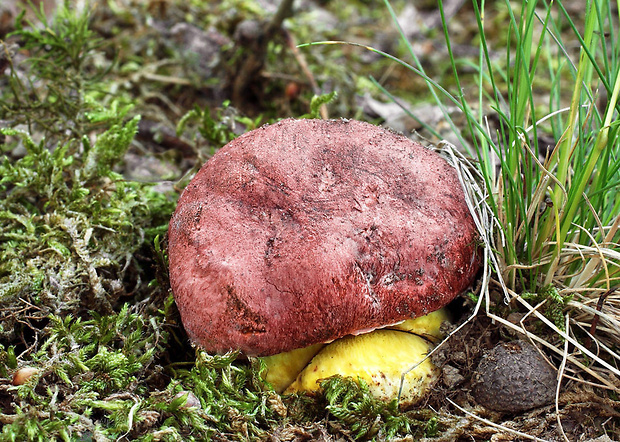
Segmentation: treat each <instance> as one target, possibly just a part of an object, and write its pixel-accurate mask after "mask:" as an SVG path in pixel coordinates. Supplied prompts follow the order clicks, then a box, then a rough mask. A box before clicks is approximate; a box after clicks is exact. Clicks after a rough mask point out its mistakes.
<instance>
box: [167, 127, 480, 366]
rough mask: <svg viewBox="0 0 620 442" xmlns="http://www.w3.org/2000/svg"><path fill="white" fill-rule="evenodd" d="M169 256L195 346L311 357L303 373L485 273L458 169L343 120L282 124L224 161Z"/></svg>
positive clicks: (213, 166) (188, 197) (179, 218)
mask: <svg viewBox="0 0 620 442" xmlns="http://www.w3.org/2000/svg"><path fill="white" fill-rule="evenodd" d="M168 254H169V261H170V262H169V264H170V282H171V286H172V289H173V292H174V296H175V300H176V303H177V305H178V308H179V311H180V314H181V319H182V321H183V324H184V326H185V329H186V330H187V332H188V335H189V337H190V338H191V339H192V340H193V341H194V342H195V343H196V344H198V345H199V346H201V347H202V348H204V349H205V350H207V351H209V352H226V351H229V350H240V351H242V352H243V353H245V354H247V355H251V356H268V355H275V354H278V353H282V352H289V351H291V350H295V349H303V348H306V347H309V346H315V347H314V348H313V349H312V350H311V351H305V352H304V351H300V353H301V354H303V355H304V356H302V357H301V359H306V360H305V361H303V362H302V365H305V364H306V363H307V361H308V360H309V358H312V356H313V355H314V353H315V352H316V351H318V350H320V348H321V345H320V344H322V343H327V342H331V341H334V340H336V339H339V338H342V337H344V336H347V335H359V334H362V333H365V332H369V331H372V330H374V329H377V328H383V327H386V326H390V325H394V324H397V323H400V322H402V321H404V320H407V319H410V318H416V317H419V316H422V315H426V314H427V313H430V312H433V311H435V310H438V309H439V308H441V307H443V306H444V305H446V304H447V303H449V302H450V301H451V300H452V299H454V298H455V297H456V296H457V295H458V294H460V293H461V292H462V291H464V290H465V289H466V288H467V287H469V286H470V285H471V283H472V281H473V279H474V278H475V275H476V272H477V270H478V268H479V265H480V262H479V261H480V260H479V254H478V253H477V232H476V228H475V226H474V222H473V219H472V217H471V214H470V212H469V210H468V207H467V205H466V203H465V199H464V195H463V190H462V187H461V184H460V182H459V180H458V177H457V173H456V171H455V169H454V168H453V167H452V166H451V165H450V164H448V162H446V161H445V160H444V159H443V158H441V157H440V156H439V155H438V154H436V153H434V152H432V151H430V150H429V149H427V148H425V147H423V146H421V145H419V144H417V143H414V142H412V141H411V140H409V139H408V138H406V137H404V136H402V135H399V134H396V133H393V132H391V131H388V130H386V129H382V128H379V127H376V126H374V125H371V124H368V123H362V122H359V121H351V120H292V119H288V120H283V121H281V122H279V123H276V124H273V125H270V126H264V127H261V128H259V129H256V130H253V131H251V132H248V133H246V134H244V135H242V136H240V137H239V138H237V139H235V140H233V141H232V142H230V143H229V144H228V145H226V146H225V147H223V148H222V149H220V150H219V151H218V152H217V153H216V154H215V155H214V156H213V157H212V158H211V159H210V160H209V161H208V162H207V163H206V164H205V165H204V166H203V168H202V169H201V170H200V171H199V172H198V173H197V175H196V176H195V177H194V179H193V180H192V181H191V182H190V183H189V185H188V186H187V188H186V189H185V191H184V192H183V194H182V195H181V198H180V200H179V203H178V207H177V209H176V212H175V213H174V215H173V217H172V220H171V221H170V229H169V250H168ZM315 350H316V351H315ZM298 365H300V364H299V363H298ZM302 368H303V367H302Z"/></svg>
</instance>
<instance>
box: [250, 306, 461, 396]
mask: <svg viewBox="0 0 620 442" xmlns="http://www.w3.org/2000/svg"><path fill="white" fill-rule="evenodd" d="M447 320H449V316H448V313H447V312H446V310H445V309H441V310H437V311H436V312H432V313H430V314H428V315H426V316H421V317H419V318H415V319H409V320H406V321H403V322H401V323H399V324H396V325H393V326H390V327H389V328H384V329H379V330H374V331H372V332H370V333H365V334H361V335H357V336H346V337H344V338H341V339H338V340H336V341H334V342H332V343H330V344H317V345H313V346H310V347H306V348H302V349H297V350H293V351H289V352H286V353H280V354H277V355H274V356H268V357H264V358H262V359H263V361H264V363H265V365H266V370H265V380H266V381H267V382H269V383H270V384H271V385H272V386H273V388H274V389H275V390H276V391H277V392H279V393H282V392H285V393H295V392H302V391H316V390H318V389H319V388H320V385H319V382H320V381H321V380H323V379H326V378H329V377H331V376H335V375H340V376H350V377H353V378H360V379H363V380H364V381H366V383H367V384H368V386H369V388H370V391H371V393H372V394H373V395H374V396H375V397H376V398H378V399H382V400H386V401H390V400H392V399H394V398H396V397H397V396H398V392H399V389H400V382H401V376H402V374H403V373H405V372H406V371H407V370H409V369H410V368H411V367H412V366H414V365H416V364H417V363H419V362H420V361H422V360H423V359H424V358H425V357H426V355H427V354H428V352H429V351H430V350H431V349H432V348H433V346H434V343H436V341H438V340H440V339H441V337H442V333H441V331H440V329H441V324H442V323H443V322H444V321H447ZM437 377H438V369H437V368H436V367H435V366H434V365H433V364H432V362H431V361H430V359H427V360H425V361H424V362H422V363H421V364H420V365H418V366H417V367H416V368H415V369H413V370H411V371H409V372H408V373H407V375H406V376H405V378H404V383H403V389H402V393H401V404H403V405H412V404H414V403H416V402H417V401H419V400H420V399H421V398H422V397H424V396H425V395H426V393H427V392H428V391H429V389H430V387H431V386H432V385H433V383H434V382H435V380H436V379H437Z"/></svg>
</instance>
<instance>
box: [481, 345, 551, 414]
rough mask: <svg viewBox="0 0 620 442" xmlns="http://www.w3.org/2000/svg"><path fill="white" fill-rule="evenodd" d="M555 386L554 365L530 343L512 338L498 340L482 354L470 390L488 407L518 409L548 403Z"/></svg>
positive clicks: (511, 410)
mask: <svg viewBox="0 0 620 442" xmlns="http://www.w3.org/2000/svg"><path fill="white" fill-rule="evenodd" d="M556 387H557V377H556V371H555V369H554V368H553V367H552V366H551V365H549V363H547V361H545V359H544V358H543V357H542V356H541V354H540V353H539V352H538V350H537V349H536V348H535V347H534V346H533V345H531V344H529V343H527V342H524V341H515V342H503V343H500V344H498V345H497V346H496V347H495V348H493V349H492V350H491V351H489V352H488V353H487V354H485V355H484V356H483V357H482V359H481V361H480V364H479V365H478V369H477V370H476V375H475V384H474V388H473V393H474V397H475V398H476V401H477V402H478V403H479V404H480V405H483V406H484V407H486V408H488V409H491V410H495V411H502V412H509V413H520V412H522V411H526V410H530V409H532V408H536V407H541V406H543V405H547V404H550V403H551V402H552V401H553V398H554V397H555V391H556Z"/></svg>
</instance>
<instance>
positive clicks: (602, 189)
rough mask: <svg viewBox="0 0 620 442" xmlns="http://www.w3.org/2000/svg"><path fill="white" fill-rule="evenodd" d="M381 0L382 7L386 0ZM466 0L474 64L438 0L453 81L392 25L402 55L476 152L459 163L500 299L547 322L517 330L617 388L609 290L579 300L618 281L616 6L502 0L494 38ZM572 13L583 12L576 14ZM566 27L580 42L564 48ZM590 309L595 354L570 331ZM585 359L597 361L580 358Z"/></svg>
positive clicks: (580, 326) (599, 0)
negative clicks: (500, 25)
mask: <svg viewBox="0 0 620 442" xmlns="http://www.w3.org/2000/svg"><path fill="white" fill-rule="evenodd" d="M386 5H387V7H388V9H389V10H390V12H391V14H392V16H393V18H394V21H395V18H396V16H395V14H394V12H393V10H392V8H391V6H390V5H389V3H388V2H387V0H386ZM472 7H473V9H474V13H475V14H474V15H475V17H476V19H477V23H478V30H479V57H478V61H477V63H475V64H474V63H472V61H471V60H467V59H463V58H460V57H458V56H457V55H455V52H454V50H453V45H452V39H453V36H452V34H451V31H450V24H449V22H448V20H447V18H446V17H445V15H444V9H443V6H442V3H441V2H440V12H441V18H442V25H443V31H444V36H445V42H446V47H447V51H448V55H449V59H450V64H451V67H452V72H453V76H454V83H455V85H456V87H455V90H456V91H461V92H460V93H454V94H451V93H450V92H449V91H448V90H446V89H445V88H442V87H441V86H440V85H439V84H437V83H436V82H435V81H434V80H433V79H432V78H430V77H429V76H427V75H426V74H425V71H424V67H423V66H422V64H421V63H420V61H419V59H418V57H417V56H416V54H415V52H414V50H413V49H412V47H411V45H409V43H408V42H407V41H406V39H405V38H404V37H403V42H404V43H405V44H406V45H407V47H408V52H409V55H410V57H411V58H412V59H413V66H410V65H407V66H408V67H409V69H410V70H411V71H412V72H414V73H416V74H417V75H420V76H421V77H422V78H423V79H424V80H425V81H426V83H427V85H428V87H429V90H430V92H431V94H432V96H434V97H435V99H436V103H437V105H438V106H439V107H440V108H441V109H442V111H443V113H444V118H445V119H446V121H448V123H449V125H450V127H451V128H452V129H453V131H454V135H455V136H456V138H457V139H458V140H459V142H460V144H461V146H462V148H463V149H464V150H466V151H467V152H469V154H470V155H471V156H473V157H474V158H476V159H477V163H476V164H475V166H473V165H472V166H471V168H470V169H469V170H467V169H466V168H461V170H462V174H463V179H464V180H465V181H466V186H467V187H468V188H469V189H470V192H471V195H472V207H474V212H476V213H477V214H478V215H477V218H478V220H479V223H480V231H481V236H482V238H483V239H484V241H485V247H486V253H487V256H488V258H489V259H488V264H489V265H490V266H491V269H490V270H491V271H492V272H493V277H492V278H493V280H494V285H495V286H496V287H499V288H500V289H501V291H502V292H503V295H504V298H505V300H507V301H509V302H510V303H511V306H512V307H513V308H517V309H519V308H520V309H522V310H523V311H524V312H526V314H527V315H528V316H531V317H532V318H533V319H534V318H536V319H538V320H539V321H542V323H543V324H545V325H546V327H547V328H546V332H545V333H542V334H541V333H540V330H536V332H537V333H531V332H529V331H528V330H525V332H526V334H528V336H530V337H531V338H538V339H537V340H538V341H539V342H542V343H543V344H544V345H546V346H547V347H549V348H550V349H551V350H553V351H555V352H556V353H558V354H562V353H564V350H563V349H562V344H563V343H564V342H565V340H568V341H570V343H571V344H572V345H575V346H576V347H577V349H578V351H579V356H578V357H574V358H573V357H569V361H570V362H571V363H572V364H574V365H575V366H576V368H574V369H575V370H576V372H577V373H579V374H580V375H582V374H583V375H584V376H586V377H589V376H594V378H596V379H597V381H599V382H601V383H602V384H604V385H605V387H606V388H608V389H609V390H611V391H615V392H617V391H618V386H617V384H615V385H614V382H613V378H614V376H618V375H619V374H620V371H618V369H617V363H618V355H617V353H616V352H615V350H614V349H617V346H618V342H620V333H619V332H618V330H620V328H619V327H618V326H619V325H620V320H619V317H620V316H619V315H618V311H619V310H618V304H617V299H615V300H612V299H608V300H607V305H606V308H605V309H604V310H605V312H606V313H603V314H602V313H601V312H600V310H601V308H600V307H599V311H596V310H594V309H592V308H590V309H588V306H589V305H590V304H594V305H595V304H596V302H597V300H598V299H599V296H602V295H603V294H605V293H608V291H609V290H612V289H613V287H617V286H618V281H620V253H619V247H618V244H619V243H620V191H619V190H620V138H619V132H618V129H619V127H620V125H619V124H618V120H617V117H618V112H619V110H620V103H619V101H618V97H619V94H620V39H619V37H620V36H619V35H618V31H617V29H618V28H617V23H618V16H617V13H616V14H614V6H613V5H612V2H610V1H607V0H591V1H589V2H587V5H586V6H585V15H583V16H580V17H575V16H574V15H571V14H569V13H568V12H567V10H566V9H565V7H564V5H563V2H562V1H559V2H546V1H538V2H536V1H523V2H521V4H520V5H519V7H518V8H513V7H511V4H510V3H509V2H506V8H505V10H504V11H505V12H506V13H507V14H508V27H507V33H506V35H505V42H504V46H503V49H502V47H501V45H498V44H497V43H496V42H494V43H491V40H490V39H488V40H487V37H486V36H487V27H486V23H485V18H486V17H488V15H485V14H484V11H485V3H484V2H482V3H481V4H479V3H478V2H473V3H472ZM616 12H617V11H616ZM577 18H579V19H583V23H579V24H578V23H576V22H575V20H576V19H577ZM581 25H582V26H583V29H581V28H580V26H581ZM563 30H567V31H564V32H563ZM573 41H578V42H579V47H578V50H577V51H575V50H574V48H573V47H571V44H570V43H572V42H573ZM500 51H503V52H500ZM498 54H502V56H498ZM392 59H394V58H392ZM396 61H398V62H399V63H401V64H406V63H404V62H403V61H401V60H396ZM463 68H473V69H474V72H475V75H474V78H473V83H472V79H471V78H469V77H467V76H466V75H464V74H462V73H461V72H462V71H463V70H464V69H463ZM465 85H467V88H465ZM474 86H475V87H474ZM466 90H467V92H465V91H466ZM448 106H456V107H457V108H458V109H459V110H460V111H461V112H462V115H464V116H465V124H460V125H459V124H457V123H456V122H455V121H454V120H453V117H452V115H453V114H451V113H450V112H448V111H447V110H446V109H447V108H448ZM429 129H431V130H432V128H429ZM472 169H475V172H470V170H472ZM478 184H480V185H481V186H480V187H477V185H478ZM487 210H488V211H487ZM612 291H613V290H612ZM483 293H484V294H485V296H484V297H482V298H480V299H481V300H484V301H485V303H486V307H487V313H488V314H489V316H491V317H492V318H494V319H496V320H498V321H499V322H501V323H503V324H504V325H506V326H508V327H512V328H514V329H515V330H517V331H522V329H521V327H519V326H517V327H515V326H514V325H513V324H511V323H510V322H508V321H506V320H505V318H502V317H500V316H497V315H495V314H493V313H491V312H490V311H489V308H490V307H491V305H492V304H493V303H499V302H501V300H498V299H491V295H490V290H489V286H488V285H487V286H484V287H483ZM532 293H535V294H536V295H532ZM520 294H523V296H520ZM528 301H533V302H535V304H534V305H532V304H530V303H529V302H528ZM584 310H587V311H588V315H586V317H587V319H585V318H584V315H583V311H584ZM596 316H600V317H601V319H602V320H603V321H605V323H606V325H607V326H606V327H605V328H604V329H603V330H599V332H598V333H597V336H596V337H597V339H598V342H599V344H600V345H601V348H602V350H603V351H601V352H600V353H599V354H596V355H595V354H594V353H592V352H591V351H590V348H586V346H585V345H583V343H585V342H588V341H589V339H590V338H589V337H588V336H587V335H586V330H585V327H584V325H585V324H590V323H591V322H593V321H594V319H593V318H594V317H596ZM576 317H579V319H576ZM596 321H598V319H596ZM537 328H538V325H536V324H534V325H533V326H532V330H535V329H537ZM588 331H590V332H592V331H593V330H592V329H591V330H588ZM549 332H551V333H549ZM554 332H555V335H554ZM591 360H594V361H595V362H596V364H595V365H594V367H591V369H587V370H586V366H589V365H590V363H591ZM588 368H590V367H588ZM586 371H587V374H586Z"/></svg>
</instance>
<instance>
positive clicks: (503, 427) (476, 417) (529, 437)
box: [446, 397, 550, 442]
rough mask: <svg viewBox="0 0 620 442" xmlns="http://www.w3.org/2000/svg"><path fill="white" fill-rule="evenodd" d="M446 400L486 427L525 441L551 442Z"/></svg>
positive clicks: (448, 399) (447, 398)
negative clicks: (477, 414) (497, 429)
mask: <svg viewBox="0 0 620 442" xmlns="http://www.w3.org/2000/svg"><path fill="white" fill-rule="evenodd" d="M446 400H447V401H448V402H450V403H451V404H452V405H453V406H454V407H456V408H457V409H458V410H459V411H461V412H463V413H465V414H466V415H468V416H469V417H473V418H474V419H476V420H479V421H480V422H483V423H485V424H486V425H489V426H491V427H493V428H499V429H500V430H502V431H506V432H508V433H512V434H516V435H517V436H519V437H523V438H525V439H531V440H535V441H541V442H550V441H547V440H546V439H541V438H539V437H536V436H531V435H529V434H527V433H522V432H520V431H517V430H513V429H512V428H508V427H505V426H503V425H500V424H496V423H495V422H491V421H490V420H488V419H485V418H483V417H480V416H476V415H475V414H474V413H472V412H470V411H467V410H466V409H464V408H463V407H461V406H460V405H458V404H457V403H456V402H454V401H453V400H452V399H450V398H449V397H446Z"/></svg>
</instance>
